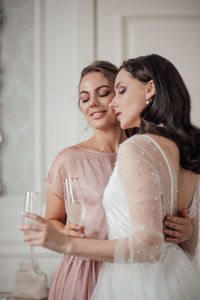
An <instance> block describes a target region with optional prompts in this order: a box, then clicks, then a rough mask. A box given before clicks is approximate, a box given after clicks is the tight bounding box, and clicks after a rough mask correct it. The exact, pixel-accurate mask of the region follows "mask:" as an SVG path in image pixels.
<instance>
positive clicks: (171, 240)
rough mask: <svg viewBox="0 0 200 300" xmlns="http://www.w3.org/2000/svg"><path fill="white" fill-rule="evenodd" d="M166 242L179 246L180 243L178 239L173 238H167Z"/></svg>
mask: <svg viewBox="0 0 200 300" xmlns="http://www.w3.org/2000/svg"><path fill="white" fill-rule="evenodd" d="M165 240H166V242H168V243H175V244H179V242H180V241H179V239H177V238H171V237H166V238H165Z"/></svg>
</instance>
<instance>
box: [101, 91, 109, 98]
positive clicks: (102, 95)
mask: <svg viewBox="0 0 200 300" xmlns="http://www.w3.org/2000/svg"><path fill="white" fill-rule="evenodd" d="M109 94H110V91H108V92H106V93H104V94H101V95H99V97H102V98H103V97H106V96H108V95H109Z"/></svg>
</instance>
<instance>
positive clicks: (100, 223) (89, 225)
mask: <svg viewBox="0 0 200 300" xmlns="http://www.w3.org/2000/svg"><path fill="white" fill-rule="evenodd" d="M115 161H116V154H115V153H102V152H95V151H90V150H86V149H84V148H81V147H79V146H77V145H75V146H72V147H68V148H65V149H64V150H63V151H61V152H60V153H59V154H58V155H57V157H56V158H55V160H54V163H53V165H52V167H51V169H50V171H49V174H48V177H47V178H46V185H47V188H48V189H49V190H50V191H51V192H53V193H54V194H55V195H56V196H57V197H59V199H60V201H64V194H63V180H64V179H65V178H66V177H67V176H72V177H78V178H79V183H80V187H81V192H82V195H83V198H84V201H85V205H86V218H85V234H86V237H87V238H92V239H107V225H106V219H105V212H104V208H103V206H102V198H103V192H104V189H105V187H106V185H107V183H108V180H109V177H110V175H111V173H112V171H113V168H114V164H115ZM73 260H74V257H73V256H68V255H65V256H64V258H63V260H62V262H61V264H60V266H59V268H58V271H57V273H56V275H55V277H54V279H53V281H52V283H51V287H50V292H49V300H64V299H65V300H66V299H68V300H87V299H90V297H91V294H92V292H93V289H94V287H95V285H96V282H97V278H98V274H99V271H100V268H101V265H102V263H100V262H97V261H93V260H83V261H78V262H77V261H73Z"/></svg>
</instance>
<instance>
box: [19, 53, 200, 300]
mask: <svg viewBox="0 0 200 300" xmlns="http://www.w3.org/2000/svg"><path fill="white" fill-rule="evenodd" d="M115 92H116V95H115V97H114V99H113V101H112V103H111V106H112V108H113V109H114V110H115V113H116V115H117V118H118V120H119V122H120V125H121V127H122V128H123V129H127V128H134V133H135V132H136V131H137V134H136V135H134V136H132V137H130V138H129V139H127V140H126V141H125V142H124V143H123V144H121V146H120V148H119V152H118V158H117V163H116V166H115V168H114V171H113V174H112V175H111V177H110V180H109V183H108V185H107V187H106V190H105V192H104V198H103V205H104V208H105V212H106V218H107V223H108V231H109V232H108V235H109V240H108V241H97V240H89V239H73V238H71V237H66V236H64V235H63V234H61V233H60V232H58V231H57V230H56V229H55V228H53V226H52V225H51V224H49V223H48V222H47V221H45V220H44V219H42V218H41V217H38V216H35V215H30V214H29V216H30V217H31V218H33V219H34V220H36V221H38V223H39V224H31V225H24V226H23V227H22V230H24V231H26V230H30V229H31V230H34V231H36V232H37V233H36V234H35V235H33V234H30V235H28V236H26V237H25V238H24V240H25V241H29V243H30V244H31V245H41V246H44V247H47V248H50V249H52V250H55V251H58V252H61V253H68V254H73V255H78V256H82V257H86V258H89V259H95V260H98V261H104V264H103V267H102V269H101V272H100V275H99V278H98V283H97V286H96V288H95V290H94V293H93V296H92V299H95V300H96V299H127V300H128V299H137V300H138V299H145V300H146V299H148V300H158V299H159V300H160V299H161V300H162V299H163V300H173V299H174V300H184V299H185V300H188V299H190V300H197V299H200V274H199V270H198V268H197V263H196V260H195V258H196V252H197V251H196V250H197V243H198V228H199V220H198V217H199V214H198V207H199V200H200V187H199V186H200V185H199V174H200V150H199V149H200V130H199V129H198V128H197V127H195V126H194V125H192V124H191V121H190V96H189V93H188V91H187V88H186V87H185V84H184V82H183V80H182V78H181V76H180V74H179V73H178V71H177V70H176V68H175V67H174V66H173V65H172V64H171V63H170V62H169V61H168V60H166V59H165V58H163V57H161V56H159V55H155V54H154V55H149V56H144V57H139V58H136V59H131V60H128V61H125V62H124V63H123V65H122V66H121V68H120V71H119V73H118V75H117V77H116V80H115ZM183 207H187V208H188V209H189V212H190V217H191V218H192V223H193V234H192V237H191V239H190V240H189V241H188V242H184V243H183V244H182V245H181V246H177V245H176V244H172V243H167V242H166V241H165V240H164V236H163V232H162V231H163V220H164V218H165V216H166V215H169V214H170V215H174V214H176V213H177V212H179V211H180V210H181V209H182V208H183ZM55 241H56V242H55Z"/></svg>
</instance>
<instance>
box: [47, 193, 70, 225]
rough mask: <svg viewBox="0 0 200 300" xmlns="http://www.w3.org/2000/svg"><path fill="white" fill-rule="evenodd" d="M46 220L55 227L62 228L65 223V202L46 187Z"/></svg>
mask: <svg viewBox="0 0 200 300" xmlns="http://www.w3.org/2000/svg"><path fill="white" fill-rule="evenodd" d="M45 218H46V220H48V221H49V222H50V223H51V224H53V225H54V226H55V227H56V228H57V229H59V230H62V229H64V227H65V224H66V213H65V204H64V201H62V200H61V199H60V198H59V197H57V196H56V195H54V194H53V193H52V192H51V191H49V190H48V189H47V200H46V214H45Z"/></svg>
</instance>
